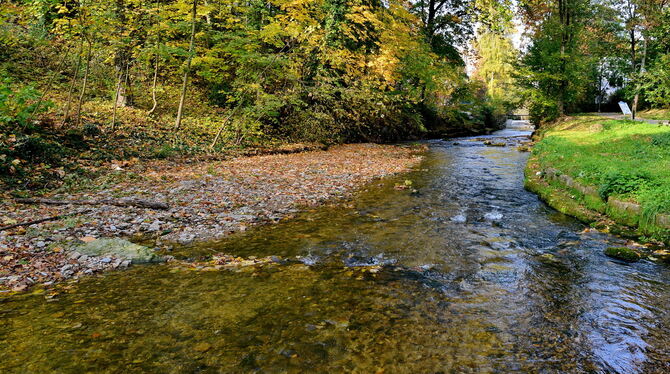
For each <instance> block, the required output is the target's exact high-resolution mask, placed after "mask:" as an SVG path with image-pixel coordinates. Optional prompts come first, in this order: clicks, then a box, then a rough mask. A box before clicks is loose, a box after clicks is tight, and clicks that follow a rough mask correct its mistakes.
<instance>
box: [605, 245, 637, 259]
mask: <svg viewBox="0 0 670 374" xmlns="http://www.w3.org/2000/svg"><path fill="white" fill-rule="evenodd" d="M605 255H607V256H609V257H612V258H616V259H618V260H623V261H626V262H636V261H640V260H641V259H642V254H641V253H640V252H638V251H636V250H634V249H632V248H628V247H608V248H607V249H605Z"/></svg>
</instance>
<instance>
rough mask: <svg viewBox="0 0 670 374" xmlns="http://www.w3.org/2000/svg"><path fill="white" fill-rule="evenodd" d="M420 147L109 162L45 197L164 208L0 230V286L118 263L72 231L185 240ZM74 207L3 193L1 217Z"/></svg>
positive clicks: (275, 210)
mask: <svg viewBox="0 0 670 374" xmlns="http://www.w3.org/2000/svg"><path fill="white" fill-rule="evenodd" d="M422 149H423V148H421V147H404V146H390V145H374V144H357V145H344V146H338V147H334V148H332V149H330V150H328V151H315V152H304V153H297V154H288V155H270V156H257V157H248V158H239V159H235V160H230V161H216V162H199V163H189V162H187V161H186V162H180V163H176V164H175V163H174V161H169V160H164V161H151V162H147V163H138V164H136V165H129V166H126V167H122V166H120V165H112V166H111V167H110V169H114V170H110V175H107V176H103V177H101V178H99V179H98V180H95V181H93V183H91V187H90V189H89V190H88V191H87V192H80V193H71V194H61V195H50V196H48V197H49V198H52V199H73V200H99V199H109V198H123V197H133V198H144V199H151V200H156V201H162V202H166V203H168V204H169V205H170V209H168V210H152V209H143V208H136V207H118V206H111V205H103V206H97V207H93V209H92V211H91V212H89V213H86V214H82V215H79V216H74V217H70V218H67V219H64V220H57V221H54V222H46V223H41V224H38V225H33V226H30V227H27V228H22V227H21V228H16V229H12V230H8V231H0V289H1V288H4V289H8V290H11V289H13V290H17V291H19V290H23V289H25V288H27V287H28V286H29V285H31V284H35V283H47V284H49V283H51V282H55V281H59V280H62V279H64V278H69V277H77V276H80V275H82V274H84V273H92V272H96V271H101V270H104V269H108V268H114V267H119V266H120V265H123V264H124V263H123V262H121V261H120V259H114V258H111V259H105V258H103V259H100V258H89V257H86V258H84V259H83V260H82V259H81V258H71V257H73V256H71V254H70V253H68V251H67V243H71V242H76V241H78V240H81V239H84V240H85V241H87V240H88V241H90V240H94V239H97V238H102V237H126V238H127V237H133V236H138V235H141V236H143V237H145V238H147V237H149V238H153V239H155V240H156V243H157V245H161V244H170V243H175V242H176V243H180V244H187V243H190V242H192V241H195V240H199V241H200V240H209V239H215V238H220V237H223V236H226V235H229V234H231V233H234V232H239V231H244V230H246V229H247V228H248V227H250V226H252V225H256V224H260V223H266V222H273V221H278V220H280V219H282V218H284V217H287V216H290V215H291V214H293V213H296V212H297V211H298V210H299V209H300V208H301V207H305V206H314V205H317V204H319V203H322V202H324V201H326V200H330V199H333V198H340V197H344V196H347V195H348V194H350V193H352V192H353V191H354V190H355V189H356V188H358V187H360V186H361V185H362V184H364V183H366V182H369V181H371V180H372V179H375V178H380V177H384V176H387V175H391V174H395V173H400V172H404V171H408V170H409V169H410V168H412V167H414V166H416V165H417V164H418V163H419V162H420V160H421V156H420V155H418V153H419V152H420V151H421V150H422ZM111 175H113V176H114V177H113V178H111ZM110 181H113V182H110ZM79 209H81V207H77V206H71V205H63V206H53V205H21V204H17V203H15V202H14V200H13V199H10V198H9V196H3V199H2V202H1V203H0V212H1V213H0V224H1V225H3V226H4V225H9V224H12V223H16V222H26V221H31V220H35V219H39V218H43V217H49V216H55V215H60V214H65V213H70V212H73V211H77V210H79ZM103 260H104V261H103Z"/></svg>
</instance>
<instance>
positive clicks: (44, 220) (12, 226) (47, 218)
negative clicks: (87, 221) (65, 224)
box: [0, 209, 92, 231]
mask: <svg viewBox="0 0 670 374" xmlns="http://www.w3.org/2000/svg"><path fill="white" fill-rule="evenodd" d="M91 211H92V209H85V210H81V211H79V212H74V213H67V214H59V215H57V216H51V217H46V218H40V219H36V220H34V221H28V222H21V223H16V224H13V225H9V226H4V227H0V231H5V230H11V229H15V228H17V227H21V226H32V225H36V224H38V223H42V222H47V221H56V220H59V219H63V218H67V217H71V216H76V215H79V214H86V213H89V212H91Z"/></svg>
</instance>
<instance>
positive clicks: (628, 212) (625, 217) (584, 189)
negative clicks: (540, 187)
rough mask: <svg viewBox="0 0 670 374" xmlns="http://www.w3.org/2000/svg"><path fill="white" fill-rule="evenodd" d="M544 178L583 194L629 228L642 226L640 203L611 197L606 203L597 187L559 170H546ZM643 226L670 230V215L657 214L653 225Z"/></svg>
mask: <svg viewBox="0 0 670 374" xmlns="http://www.w3.org/2000/svg"><path fill="white" fill-rule="evenodd" d="M542 178H544V179H545V180H549V181H555V182H558V183H560V184H562V185H564V186H566V187H568V188H572V189H574V190H575V191H577V192H579V193H580V194H582V195H583V197H584V199H588V200H591V201H592V202H595V204H590V205H592V207H593V208H595V209H596V210H598V211H600V213H606V214H607V215H608V216H610V217H611V218H612V219H614V220H615V221H617V222H620V223H622V224H624V225H627V226H638V227H639V226H641V225H640V223H641V222H642V212H643V207H642V205H640V204H638V203H635V202H630V201H623V200H619V199H616V198H613V197H609V198H608V199H607V201H605V200H603V199H602V198H601V197H600V194H598V189H597V188H596V187H593V186H587V185H583V184H581V183H579V182H577V181H576V180H574V179H573V178H572V177H570V176H569V175H567V174H563V173H562V172H561V171H560V170H558V169H554V168H545V169H544V170H543V171H542ZM599 205H600V207H599ZM643 226H645V227H640V228H641V229H642V230H643V231H648V230H653V229H654V227H653V226H656V228H660V229H663V230H670V215H668V214H657V215H656V216H655V217H654V222H653V224H652V225H643ZM647 226H652V227H647Z"/></svg>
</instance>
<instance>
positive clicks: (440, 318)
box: [0, 121, 670, 374]
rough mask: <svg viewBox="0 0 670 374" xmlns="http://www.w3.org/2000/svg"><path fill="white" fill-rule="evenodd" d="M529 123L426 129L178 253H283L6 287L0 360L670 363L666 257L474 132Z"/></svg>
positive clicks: (328, 369)
mask: <svg viewBox="0 0 670 374" xmlns="http://www.w3.org/2000/svg"><path fill="white" fill-rule="evenodd" d="M529 133H530V131H529V129H528V128H527V127H525V126H524V123H521V122H520V121H519V122H515V123H512V124H511V125H510V126H509V127H508V129H506V130H503V131H501V132H499V133H497V134H495V135H493V136H490V137H479V138H464V139H452V140H445V141H432V142H430V143H429V145H430V149H429V151H428V152H427V154H426V159H425V161H424V162H423V164H422V165H421V166H420V167H419V168H418V169H417V170H416V171H414V172H412V173H410V174H406V175H402V176H398V177H395V178H390V179H388V180H384V181H380V182H376V183H373V184H370V185H369V186H368V187H367V188H366V189H365V190H363V191H361V192H360V193H358V194H357V195H356V196H355V197H354V198H352V199H351V200H350V201H346V202H344V203H343V204H339V205H337V206H326V207H322V208H318V209H315V210H313V211H308V212H305V213H301V214H299V215H298V216H297V217H296V218H294V219H292V220H287V221H283V222H281V223H278V224H275V225H269V226H265V227H259V228H255V229H253V230H249V232H247V233H245V234H241V235H236V236H233V237H231V238H229V239H228V240H226V241H223V242H219V243H209V244H207V245H199V246H196V247H191V248H183V249H181V250H178V251H176V252H175V253H173V254H174V255H175V256H176V257H178V258H199V257H203V256H208V255H211V254H214V253H217V252H225V253H230V254H235V255H240V256H244V257H248V256H258V257H262V256H278V257H281V258H282V259H287V261H285V262H283V263H279V264H275V265H268V266H263V267H248V268H244V269H242V270H240V271H207V272H205V271H186V270H180V269H179V268H176V267H174V266H171V265H147V266H136V267H134V268H132V269H130V270H127V271H118V272H110V273H107V274H105V275H103V276H100V277H95V278H88V279H84V280H82V281H80V282H79V283H77V284H75V285H73V286H72V287H71V288H70V289H66V290H63V292H61V293H60V294H59V295H56V296H54V297H52V298H47V297H45V296H46V295H45V294H41V295H21V296H13V297H8V298H3V299H0V372H2V373H14V372H16V373H47V372H49V373H51V372H54V373H84V372H96V373H97V372H101V373H105V372H109V373H133V372H137V373H140V372H156V373H251V372H260V373H280V372H288V373H312V372H314V373H339V372H354V373H387V374H389V373H451V372H454V373H468V372H473V373H474V372H476V373H489V372H493V373H507V372H524V373H526V372H533V373H535V372H537V373H567V372H569V373H579V372H585V373H610V372H611V373H667V372H670V313H669V312H668V306H669V305H670V269H669V268H668V267H666V266H663V265H657V264H654V263H651V262H645V261H643V262H639V263H635V264H625V263H620V262H617V261H615V260H612V259H610V258H608V257H606V256H605V255H603V249H604V248H605V247H607V246H610V245H621V244H623V243H624V241H623V240H622V239H619V238H616V237H613V236H609V235H607V234H603V233H599V232H594V231H591V230H587V229H586V227H585V226H584V225H582V224H580V223H578V222H576V221H575V220H573V219H571V218H568V217H566V216H564V215H561V214H560V213H557V212H556V211H554V210H552V209H551V208H548V207H547V206H546V205H544V204H543V203H541V202H540V201H539V200H538V199H537V198H536V196H535V195H533V194H531V193H529V192H527V191H525V190H524V189H523V167H524V164H525V162H526V159H527V157H528V154H527V153H523V152H519V151H518V150H517V149H516V148H515V147H513V146H508V147H490V146H485V145H484V140H487V139H488V140H490V139H489V138H492V139H494V140H495V141H500V140H511V139H513V138H514V137H523V136H527V135H528V134H529ZM405 180H411V181H412V187H411V188H409V189H404V190H400V189H396V188H394V185H396V184H400V185H404V184H405ZM412 189H416V191H417V192H414V193H413V192H412V191H411V190H412Z"/></svg>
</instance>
